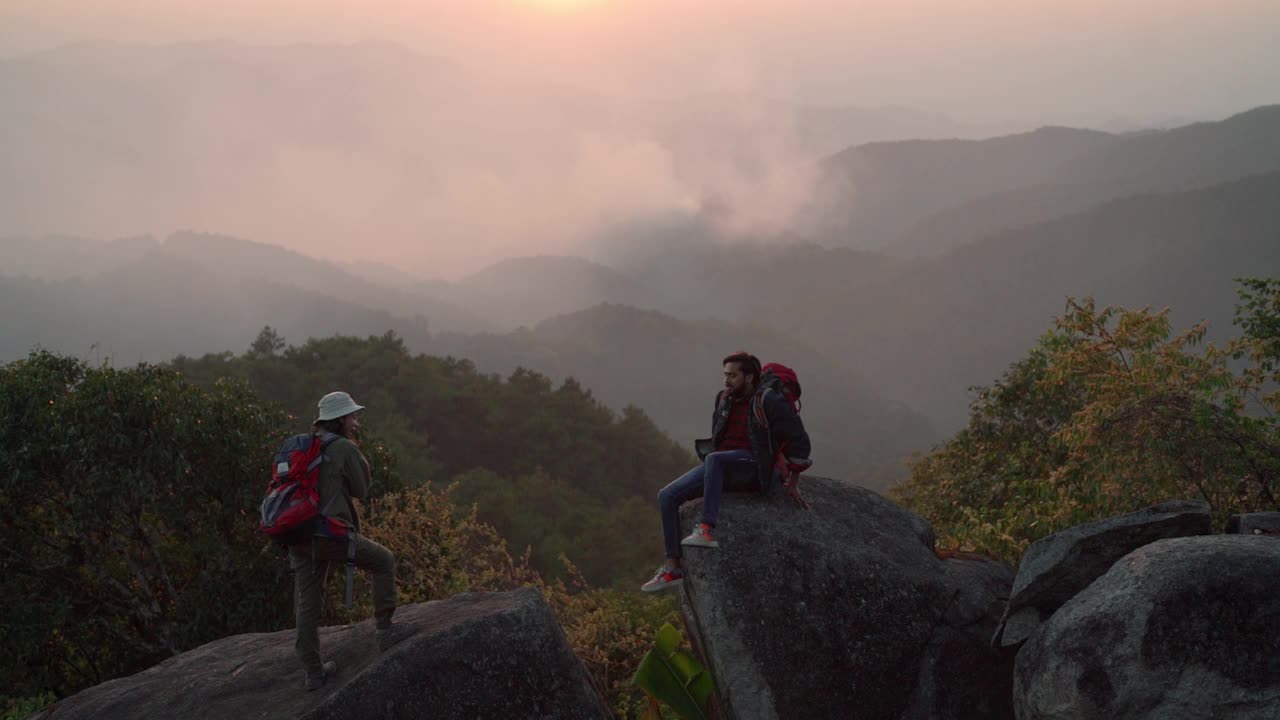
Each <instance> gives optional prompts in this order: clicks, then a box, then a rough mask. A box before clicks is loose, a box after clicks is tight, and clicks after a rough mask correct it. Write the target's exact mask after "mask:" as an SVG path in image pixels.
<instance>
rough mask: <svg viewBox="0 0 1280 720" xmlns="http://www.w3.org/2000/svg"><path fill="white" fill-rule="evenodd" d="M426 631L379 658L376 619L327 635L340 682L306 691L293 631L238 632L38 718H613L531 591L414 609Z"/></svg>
mask: <svg viewBox="0 0 1280 720" xmlns="http://www.w3.org/2000/svg"><path fill="white" fill-rule="evenodd" d="M396 620H397V622H406V623H413V624H415V625H417V626H418V633H417V634H416V635H414V636H412V637H410V638H409V639H407V640H405V641H403V642H401V643H400V644H399V645H397V646H395V647H393V648H391V649H390V650H388V651H387V652H386V653H383V654H379V653H378V650H377V643H376V642H375V641H374V634H373V626H372V623H371V622H363V623H360V624H358V625H348V626H343V627H327V628H322V629H321V631H320V642H321V651H322V653H323V654H324V657H325V658H326V659H333V660H336V661H337V663H338V674H337V676H336V677H334V678H332V679H331V680H330V681H329V683H328V684H326V685H325V686H324V687H323V688H321V689H320V690H318V691H316V692H306V691H304V690H303V689H302V681H303V672H302V669H301V666H300V665H299V664H298V660H297V658H296V657H295V656H294V652H293V641H294V633H293V631H292V630H286V631H281V632H275V633H259V634H252V635H236V636H232V637H228V638H223V639H221V640H217V641H214V642H211V643H209V644H207V645H203V646H201V647H198V648H196V649H194V650H191V651H189V652H185V653H183V654H181V655H179V656H177V657H174V658H171V659H169V660H166V661H165V662H162V663H160V664H159V665H156V666H155V667H153V668H150V669H148V670H144V671H143V672H140V673H138V674H136V675H132V676H130V677H125V678H120V679H118V680H112V681H110V682H106V683H103V684H101V685H98V686H96V687H92V688H89V689H88V690H85V691H83V692H81V693H78V694H76V695H73V696H71V697H69V698H67V699H65V700H62V701H61V702H59V703H57V704H55V705H53V706H51V707H50V708H47V709H46V710H44V711H43V712H42V713H40V714H38V715H36V716H35V717H36V718H48V719H49V720H72V719H74V718H98V719H99V720H115V719H121V720H123V719H124V718H138V719H139V720H143V719H145V720H154V719H155V718H183V719H184V720H194V719H197V718H209V719H210V720H214V719H215V718H216V719H218V720H223V719H225V718H236V719H237V720H250V719H253V718H298V719H299V720H302V719H305V720H374V719H377V720H384V719H385V720H392V719H400V718H404V719H406V720H407V719H409V718H433V719H436V720H444V719H445V718H458V719H459V720H462V719H464V718H465V719H467V720H475V719H478V718H494V719H495V720H496V719H499V718H501V719H503V720H505V719H506V718H584V719H585V718H592V719H595V718H607V717H610V713H609V711H608V709H607V708H606V706H605V704H604V702H603V701H602V700H601V698H600V696H599V694H598V693H597V692H596V690H595V688H594V687H593V685H592V682H591V677H590V675H588V674H587V671H586V668H585V667H583V665H582V663H581V661H579V660H578V658H577V656H575V655H574V654H573V651H572V650H570V648H569V645H568V643H567V642H566V641H565V637H564V633H563V631H562V630H561V629H560V626H559V624H558V623H557V622H556V619H555V617H554V616H553V615H552V613H551V609H550V608H549V607H548V606H547V604H546V602H545V601H543V599H542V596H541V595H540V594H539V593H538V592H537V591H536V590H533V589H523V590H515V591H512V592H506V593H466V594H462V595H457V596H454V597H452V598H449V599H448V600H440V601H437V602H430V603H424V604H420V605H409V606H405V607H402V608H400V610H399V611H398V612H397V613H396Z"/></svg>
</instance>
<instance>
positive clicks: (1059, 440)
mask: <svg viewBox="0 0 1280 720" xmlns="http://www.w3.org/2000/svg"><path fill="white" fill-rule="evenodd" d="M1241 299H1242V303H1241V305H1240V306H1239V307H1238V312H1237V324H1239V325H1240V326H1241V327H1242V328H1243V329H1244V331H1245V332H1244V335H1243V336H1242V337H1240V338H1237V339H1236V340H1234V341H1232V342H1231V343H1229V344H1228V345H1227V346H1226V347H1225V348H1217V347H1214V346H1212V345H1206V344H1205V343H1204V336H1205V332H1206V329H1207V328H1206V327H1205V325H1204V324H1199V325H1196V326H1193V327H1191V328H1189V329H1187V330H1185V331H1183V332H1180V333H1176V334H1175V333H1174V332H1173V331H1172V328H1171V326H1170V323H1169V319H1168V312H1167V310H1165V311H1153V310H1151V309H1141V310H1130V309H1125V308H1120V307H1105V308H1101V309H1099V308H1097V307H1096V306H1095V304H1094V302H1093V301H1092V300H1091V299H1086V300H1083V301H1076V300H1068V301H1067V304H1066V310H1065V312H1064V314H1063V315H1062V317H1061V318H1059V319H1058V320H1057V321H1056V323H1055V326H1054V327H1053V328H1052V329H1051V330H1050V332H1048V333H1047V334H1046V335H1044V336H1043V337H1042V338H1041V340H1040V342H1039V343H1038V344H1037V346H1036V347H1035V348H1033V350H1032V351H1031V353H1030V354H1029V356H1028V357H1027V358H1025V359H1023V360H1021V361H1019V362H1018V363H1015V364H1014V365H1013V366H1011V367H1010V369H1009V370H1008V371H1007V372H1006V373H1005V374H1004V376H1003V377H1002V378H1001V379H1000V380H998V381H997V382H995V383H994V384H992V385H991V386H989V387H983V388H977V389H976V398H975V400H974V401H973V403H972V406H971V411H970V420H969V424H968V426H967V427H966V428H964V429H963V430H961V431H960V432H959V433H957V435H956V436H955V437H953V438H952V439H951V440H950V441H948V442H947V443H946V444H944V445H943V446H941V447H939V448H936V449H935V450H934V451H933V452H931V453H929V454H928V455H926V456H924V457H922V458H918V459H917V460H916V462H915V463H914V464H913V467H912V476H911V479H910V481H909V482H908V483H906V484H905V485H904V486H903V487H902V488H900V489H899V490H898V491H897V496H898V497H899V499H901V500H902V501H903V502H905V503H906V504H907V505H909V506H911V507H912V508H914V509H916V510H917V511H919V512H921V513H922V514H924V515H925V516H927V517H928V518H929V519H930V520H932V521H933V522H934V523H935V524H936V526H937V527H938V528H939V530H940V531H941V534H942V537H943V539H944V540H943V541H944V542H948V543H951V544H953V545H955V546H958V547H963V548H968V549H978V550H981V551H985V552H988V553H991V554H995V555H997V556H1001V557H1003V558H1005V559H1008V560H1010V561H1016V560H1017V558H1018V557H1019V556H1020V554H1021V552H1022V550H1023V549H1025V547H1026V546H1027V545H1028V544H1029V543H1030V542H1032V541H1034V540H1035V539H1037V538H1039V537H1042V536H1044V535H1046V534H1048V533H1051V532H1054V531H1056V530H1060V529H1063V528H1065V527H1069V526H1071V525H1075V524H1079V523H1081V522H1086V521H1089V520H1095V519H1099V518H1102V517H1107V516H1110V515H1114V514H1118V513H1122V512H1127V511H1131V510H1135V509H1138V508H1139V507H1142V506H1144V505H1148V504H1152V503H1155V502H1159V501H1162V500H1168V499H1174V498H1198V499H1203V500H1206V501H1208V502H1209V504H1210V505H1211V506H1212V508H1213V509H1214V511H1215V512H1216V513H1217V514H1218V516H1219V517H1221V516H1224V515H1226V514H1228V513H1231V512H1239V511H1248V510H1259V509H1270V510H1275V509H1280V506H1278V505H1277V501H1276V492H1277V481H1278V479H1280V425H1278V424H1277V421H1276V417H1275V411H1276V410H1277V395H1276V394H1275V393H1274V392H1273V391H1272V392H1268V388H1269V387H1271V388H1272V389H1273V388H1274V383H1275V382H1276V381H1277V379H1280V378H1277V375H1276V368H1277V360H1280V353H1278V352H1277V347H1278V345H1277V338H1278V337H1280V335H1278V334H1277V328H1278V327H1280V325H1278V324H1277V318H1280V305H1278V303H1280V300H1278V299H1280V283H1277V282H1276V281H1271V280H1249V281H1242V288H1241ZM1242 359H1243V360H1247V361H1248V365H1247V366H1246V367H1245V368H1244V369H1243V370H1239V369H1238V368H1237V366H1236V365H1233V363H1235V362H1238V361H1240V360H1242Z"/></svg>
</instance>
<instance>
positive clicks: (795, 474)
mask: <svg viewBox="0 0 1280 720" xmlns="http://www.w3.org/2000/svg"><path fill="white" fill-rule="evenodd" d="M782 489H783V490H786V491H787V497H790V498H791V500H792V502H794V503H795V504H796V505H798V506H799V507H800V508H801V509H804V510H808V509H809V502H808V501H807V500H805V499H804V496H803V495H801V494H800V472H799V471H798V470H792V471H791V474H790V475H789V476H788V477H787V479H786V480H784V481H783V483H782Z"/></svg>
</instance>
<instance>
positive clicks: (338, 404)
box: [316, 391, 364, 422]
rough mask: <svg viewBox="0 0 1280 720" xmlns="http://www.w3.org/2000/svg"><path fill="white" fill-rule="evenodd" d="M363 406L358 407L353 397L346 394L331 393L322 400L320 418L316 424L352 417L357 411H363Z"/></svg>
mask: <svg viewBox="0 0 1280 720" xmlns="http://www.w3.org/2000/svg"><path fill="white" fill-rule="evenodd" d="M363 409H364V406H363V405H357V404H356V401H355V400H352V399H351V396H350V395H348V394H346V393H344V392H341V391H339V392H331V393H329V394H328V395H325V396H324V397H322V398H320V417H318V418H316V422H320V421H322V420H337V419H338V418H340V417H343V416H346V415H350V414H351V413H353V412H356V411H357V410H363Z"/></svg>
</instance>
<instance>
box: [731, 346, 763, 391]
mask: <svg viewBox="0 0 1280 720" xmlns="http://www.w3.org/2000/svg"><path fill="white" fill-rule="evenodd" d="M729 363H737V364H738V370H740V371H741V372H742V374H744V375H749V376H750V377H751V378H752V380H751V385H752V386H753V387H754V386H756V385H759V384H760V358H758V357H756V356H755V355H752V354H751V353H749V352H746V351H744V350H739V351H738V352H736V353H733V354H732V355H729V356H728V357H726V358H725V359H724V360H722V361H721V364H723V365H728V364H729Z"/></svg>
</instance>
